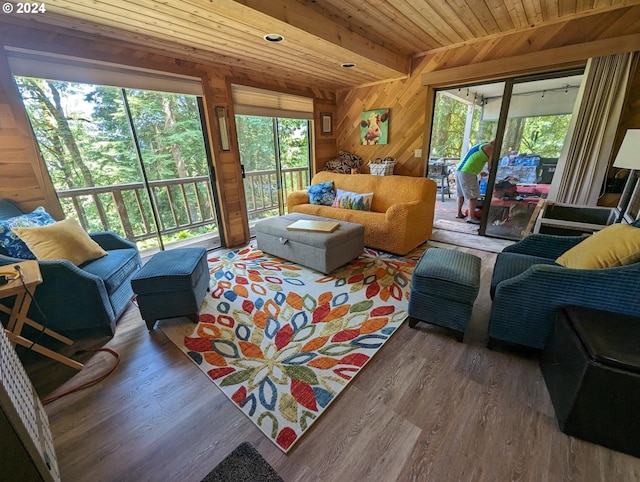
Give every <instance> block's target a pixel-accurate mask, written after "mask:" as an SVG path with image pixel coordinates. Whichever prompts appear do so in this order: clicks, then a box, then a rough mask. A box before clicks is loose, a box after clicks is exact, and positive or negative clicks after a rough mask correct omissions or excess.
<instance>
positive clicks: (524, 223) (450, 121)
mask: <svg viewBox="0 0 640 482" xmlns="http://www.w3.org/2000/svg"><path fill="white" fill-rule="evenodd" d="M581 80H582V71H581V70H578V71H575V70H573V71H566V72H561V73H553V74H547V75H539V76H529V77H522V78H514V79H507V80H504V81H501V82H493V83H488V84H476V85H465V86H460V87H455V88H449V89H446V90H440V91H437V92H436V102H435V108H434V115H433V119H434V120H433V128H432V132H431V146H430V151H429V152H430V156H429V176H430V177H433V178H437V179H438V182H439V183H440V182H441V176H442V173H443V172H444V173H445V175H448V176H449V179H448V181H449V182H448V183H444V182H443V183H441V184H440V186H441V188H440V189H449V190H450V192H452V193H453V192H454V191H455V187H454V186H455V184H454V183H455V169H456V166H457V164H458V163H459V162H460V159H462V158H464V156H465V154H466V153H467V152H468V150H469V149H470V148H471V147H472V146H474V145H476V144H478V143H482V142H489V141H490V140H491V139H494V138H496V146H497V148H498V151H497V152H496V153H495V154H494V160H495V161H496V162H494V163H493V164H492V166H491V170H489V169H488V168H487V166H486V165H485V168H484V169H483V171H482V172H481V173H479V175H478V187H479V192H480V197H479V200H478V206H477V208H476V209H475V210H474V212H472V213H468V215H467V217H466V218H465V219H460V218H458V217H456V214H457V200H456V199H455V196H451V198H449V197H445V195H444V194H445V193H443V195H442V196H441V195H439V196H438V200H437V205H436V221H435V225H436V226H437V227H438V228H440V229H451V230H454V231H462V232H465V233H471V234H475V233H477V234H480V235H488V236H493V237H500V238H506V239H513V240H517V239H520V238H521V237H522V236H523V235H524V234H525V233H526V231H527V227H528V225H529V221H530V220H531V217H532V214H533V212H534V208H535V206H536V204H537V203H538V201H540V200H541V199H545V198H546V197H547V194H548V193H549V188H550V184H551V181H552V179H553V174H554V172H555V165H556V163H557V161H558V158H559V156H560V152H561V151H562V148H563V145H564V141H565V137H566V135H567V129H568V126H569V121H570V119H571V113H572V111H573V106H574V104H575V101H576V97H577V92H578V89H579V87H580V83H581ZM467 202H468V200H467V199H465V207H464V208H463V212H464V211H466V210H467V209H466V206H467V204H466V203H467Z"/></svg>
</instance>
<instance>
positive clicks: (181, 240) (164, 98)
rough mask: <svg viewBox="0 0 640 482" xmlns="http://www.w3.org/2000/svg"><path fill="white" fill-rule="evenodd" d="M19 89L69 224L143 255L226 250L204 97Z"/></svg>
mask: <svg viewBox="0 0 640 482" xmlns="http://www.w3.org/2000/svg"><path fill="white" fill-rule="evenodd" d="M16 82H17V84H18V86H19V88H20V92H21V95H22V98H23V101H24V105H25V107H26V110H27V113H28V115H29V118H30V120H31V124H32V127H33V130H34V132H35V135H36V138H37V139H38V143H39V145H40V150H41V152H42V155H43V158H44V160H45V163H46V165H47V168H48V170H49V174H50V176H51V179H52V181H53V184H54V186H55V188H56V191H57V194H58V197H59V199H60V202H61V204H62V207H63V209H64V211H65V214H66V215H67V216H68V217H74V218H76V219H78V220H79V221H80V222H81V224H82V225H83V227H85V229H87V230H88V231H99V230H113V231H116V232H118V233H119V234H121V235H122V236H123V237H125V238H127V239H129V240H131V241H135V242H136V243H138V245H139V247H140V248H141V249H162V248H165V247H166V248H169V247H172V246H180V245H184V244H200V245H203V246H205V247H207V248H212V247H215V246H219V245H220V239H219V235H218V224H217V220H216V206H215V202H214V199H215V196H214V193H213V183H212V173H211V172H210V167H209V166H210V165H211V162H210V159H209V158H208V155H207V151H206V149H205V142H204V137H203V129H202V116H201V106H200V105H199V104H200V103H201V101H200V99H199V98H197V97H195V96H191V95H183V94H171V93H164V92H156V91H147V90H134V89H120V88H114V87H107V86H101V85H91V84H82V83H74V82H62V81H51V80H44V79H34V78H25V77H16Z"/></svg>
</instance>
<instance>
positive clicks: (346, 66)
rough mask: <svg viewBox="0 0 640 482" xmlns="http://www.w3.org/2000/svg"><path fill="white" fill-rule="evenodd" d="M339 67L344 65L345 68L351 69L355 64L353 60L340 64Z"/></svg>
mask: <svg viewBox="0 0 640 482" xmlns="http://www.w3.org/2000/svg"><path fill="white" fill-rule="evenodd" d="M340 66H341V67H344V68H345V69H352V68H354V67H355V66H356V64H354V63H353V62H345V63H344V64H341V65H340Z"/></svg>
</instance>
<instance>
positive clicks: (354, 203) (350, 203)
mask: <svg viewBox="0 0 640 482" xmlns="http://www.w3.org/2000/svg"><path fill="white" fill-rule="evenodd" d="M372 200H373V193H372V192H369V193H366V194H359V193H357V192H349V191H343V190H342V189H338V192H337V193H336V198H335V199H334V201H333V204H332V206H333V207H334V208H342V209H357V210H358V211H371V201H372Z"/></svg>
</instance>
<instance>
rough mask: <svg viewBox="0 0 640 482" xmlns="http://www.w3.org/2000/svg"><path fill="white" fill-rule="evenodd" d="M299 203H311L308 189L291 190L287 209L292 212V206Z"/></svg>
mask: <svg viewBox="0 0 640 482" xmlns="http://www.w3.org/2000/svg"><path fill="white" fill-rule="evenodd" d="M298 204H309V193H308V192H307V191H306V190H300V191H291V192H290V193H289V195H288V196H287V210H288V211H289V212H291V208H292V207H294V206H297V205H298Z"/></svg>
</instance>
